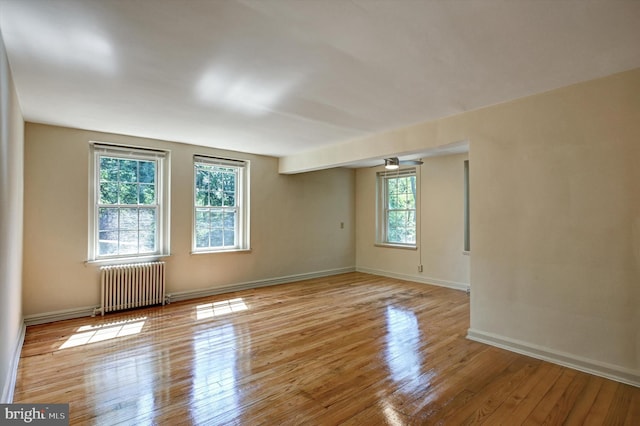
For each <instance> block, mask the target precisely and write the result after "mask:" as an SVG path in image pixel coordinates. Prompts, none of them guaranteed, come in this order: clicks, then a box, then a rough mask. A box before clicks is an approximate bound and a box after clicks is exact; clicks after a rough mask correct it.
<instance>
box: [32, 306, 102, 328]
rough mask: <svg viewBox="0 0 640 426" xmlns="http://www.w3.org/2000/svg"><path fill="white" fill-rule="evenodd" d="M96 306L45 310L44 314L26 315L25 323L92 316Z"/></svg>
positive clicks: (40, 322)
mask: <svg viewBox="0 0 640 426" xmlns="http://www.w3.org/2000/svg"><path fill="white" fill-rule="evenodd" d="M95 308H96V306H84V307H82V308H71V309H63V310H61V311H52V312H44V313H42V314H33V315H26V316H25V317H24V323H25V324H26V325H27V326H29V325H37V324H44V323H47V322H55V321H63V320H68V319H74V318H82V317H90V316H91V315H93V311H94V309H95Z"/></svg>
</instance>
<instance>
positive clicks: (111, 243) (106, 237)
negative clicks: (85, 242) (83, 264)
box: [98, 231, 118, 256]
mask: <svg viewBox="0 0 640 426" xmlns="http://www.w3.org/2000/svg"><path fill="white" fill-rule="evenodd" d="M117 253H118V231H100V232H99V233H98V255H99V256H104V255H110V254H117Z"/></svg>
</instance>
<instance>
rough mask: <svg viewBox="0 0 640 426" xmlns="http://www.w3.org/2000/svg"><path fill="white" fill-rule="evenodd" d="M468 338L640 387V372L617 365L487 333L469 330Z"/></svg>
mask: <svg viewBox="0 0 640 426" xmlns="http://www.w3.org/2000/svg"><path fill="white" fill-rule="evenodd" d="M467 338H468V339H470V340H474V341H476V342H480V343H486V344H487V345H491V346H495V347H498V348H501V349H506V350H508V351H511V352H516V353H519V354H522V355H527V356H530V357H532V358H536V359H541V360H543V361H548V362H551V363H554V364H558V365H562V366H564V367H569V368H572V369H574V370H578V371H583V372H585V373H589V374H593V375H596V376H600V377H604V378H607V379H611V380H615V381H617V382H621V383H626V384H628V385H631V386H636V387H640V371H638V370H631V369H627V368H623V367H619V366H617V365H612V364H607V363H603V362H599V361H594V360H591V359H587V358H583V357H580V356H577V355H573V354H570V353H566V352H561V351H556V350H554V349H551V348H547V347H544V346H539V345H535V344H532V343H527V342H523V341H521V340H516V339H511V338H509V337H504V336H500V335H497V334H493V333H488V332H485V331H480V330H474V329H471V328H470V329H469V330H468V331H467Z"/></svg>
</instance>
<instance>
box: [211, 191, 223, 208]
mask: <svg viewBox="0 0 640 426" xmlns="http://www.w3.org/2000/svg"><path fill="white" fill-rule="evenodd" d="M209 203H211V204H210V205H211V206H214V207H222V191H214V192H210V193H209Z"/></svg>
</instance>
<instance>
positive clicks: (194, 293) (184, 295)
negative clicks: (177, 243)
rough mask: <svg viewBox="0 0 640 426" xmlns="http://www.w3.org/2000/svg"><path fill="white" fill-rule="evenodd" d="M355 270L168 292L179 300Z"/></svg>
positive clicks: (174, 299) (334, 270) (340, 270)
mask: <svg viewBox="0 0 640 426" xmlns="http://www.w3.org/2000/svg"><path fill="white" fill-rule="evenodd" d="M355 270H356V268H355V267H353V266H349V267H346V268H338V269H328V270H324V271H316V272H309V273H306V274H296V275H287V276H284V277H277V278H268V279H264V280H256V281H247V282H243V283H236V284H232V285H229V286H224V287H212V288H205V289H200V290H188V291H179V292H173V293H167V297H168V298H169V302H179V301H181V300H189V299H197V298H199V297H207V296H214V295H216V294H223V293H231V292H234V291H240V290H249V289H252V288H259V287H268V286H272V285H278V284H286V283H291V282H296V281H303V280H310V279H313V278H322V277H329V276H331V275H339V274H346V273H348V272H354V271H355Z"/></svg>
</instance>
